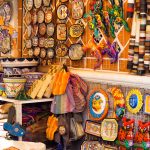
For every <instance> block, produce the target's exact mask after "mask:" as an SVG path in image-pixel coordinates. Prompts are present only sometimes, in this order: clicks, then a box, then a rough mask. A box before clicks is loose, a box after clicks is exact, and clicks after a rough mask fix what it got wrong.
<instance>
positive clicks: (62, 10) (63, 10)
mask: <svg viewBox="0 0 150 150" xmlns="http://www.w3.org/2000/svg"><path fill="white" fill-rule="evenodd" d="M67 16H68V8H67V6H66V5H60V6H59V7H58V8H57V17H58V18H59V19H61V20H62V19H66V18H67Z"/></svg>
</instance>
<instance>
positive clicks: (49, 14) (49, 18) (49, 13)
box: [45, 9, 53, 23]
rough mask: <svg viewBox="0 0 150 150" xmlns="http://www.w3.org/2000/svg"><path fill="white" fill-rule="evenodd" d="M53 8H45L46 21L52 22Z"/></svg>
mask: <svg viewBox="0 0 150 150" xmlns="http://www.w3.org/2000/svg"><path fill="white" fill-rule="evenodd" d="M52 15H53V14H52V10H51V9H46V10H45V23H50V22H51V21H52Z"/></svg>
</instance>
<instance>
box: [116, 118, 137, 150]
mask: <svg viewBox="0 0 150 150" xmlns="http://www.w3.org/2000/svg"><path fill="white" fill-rule="evenodd" d="M133 139H134V119H127V118H125V117H124V118H123V119H122V126H121V128H120V130H119V133H118V140H117V141H116V144H117V145H120V148H127V149H129V148H131V147H133Z"/></svg>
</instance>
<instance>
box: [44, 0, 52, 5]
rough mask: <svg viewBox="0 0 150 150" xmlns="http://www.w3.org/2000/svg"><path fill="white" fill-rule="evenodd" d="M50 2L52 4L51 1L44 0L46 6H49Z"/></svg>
mask: <svg viewBox="0 0 150 150" xmlns="http://www.w3.org/2000/svg"><path fill="white" fill-rule="evenodd" d="M50 2H51V0H43V4H44V6H49V5H50Z"/></svg>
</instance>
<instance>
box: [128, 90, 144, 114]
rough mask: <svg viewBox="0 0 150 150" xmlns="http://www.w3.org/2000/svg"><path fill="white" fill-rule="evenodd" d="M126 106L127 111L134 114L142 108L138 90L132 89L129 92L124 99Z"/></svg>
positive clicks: (140, 95) (141, 97) (141, 98)
mask: <svg viewBox="0 0 150 150" xmlns="http://www.w3.org/2000/svg"><path fill="white" fill-rule="evenodd" d="M126 105H127V109H128V111H130V112H131V113H133V114H136V113H138V112H139V111H140V109H141V108H142V106H143V96H142V94H141V92H140V91H139V90H138V89H132V90H130V91H129V93H128V95H127V97H126Z"/></svg>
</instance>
